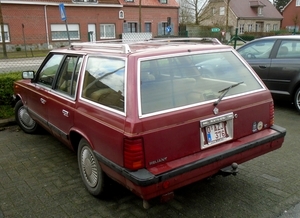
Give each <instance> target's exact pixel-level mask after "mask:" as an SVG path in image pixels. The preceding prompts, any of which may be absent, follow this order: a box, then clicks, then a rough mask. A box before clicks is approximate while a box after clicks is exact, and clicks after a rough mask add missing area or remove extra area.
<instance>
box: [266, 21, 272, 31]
mask: <svg viewBox="0 0 300 218" xmlns="http://www.w3.org/2000/svg"><path fill="white" fill-rule="evenodd" d="M270 30H271V24H269V23H268V24H266V32H270Z"/></svg>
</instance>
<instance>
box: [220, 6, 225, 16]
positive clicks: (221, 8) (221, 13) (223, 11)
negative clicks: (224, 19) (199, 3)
mask: <svg viewBox="0 0 300 218" xmlns="http://www.w3.org/2000/svg"><path fill="white" fill-rule="evenodd" d="M224 14H225V7H220V15H224Z"/></svg>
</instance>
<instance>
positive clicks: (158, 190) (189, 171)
mask: <svg viewBox="0 0 300 218" xmlns="http://www.w3.org/2000/svg"><path fill="white" fill-rule="evenodd" d="M271 129H272V130H273V131H272V133H270V134H268V135H267V136H264V137H262V138H259V139H256V140H252V141H251V140H250V139H248V140H245V141H246V143H244V144H240V145H239V146H236V147H233V148H231V149H227V150H224V151H223V152H219V153H216V154H214V155H211V156H208V157H205V158H202V159H199V160H196V161H193V162H191V163H189V164H185V165H183V166H180V167H178V168H175V169H172V170H169V171H167V172H164V173H161V174H158V175H154V174H152V173H151V172H150V171H148V170H147V169H141V170H138V171H134V172H131V171H128V170H127V169H125V168H122V167H120V166H118V165H115V164H114V163H112V162H111V161H109V160H107V159H106V158H104V157H103V156H102V155H100V154H98V153H95V154H96V156H97V158H98V160H99V161H100V162H101V163H103V164H104V165H103V167H104V168H105V171H108V173H109V174H111V175H113V177H117V178H116V179H117V180H119V181H120V182H121V183H123V182H124V183H125V184H124V185H125V186H127V187H129V188H130V189H132V190H133V191H134V192H136V194H138V195H139V196H142V198H144V199H150V198H152V197H155V196H159V195H161V194H164V193H167V192H169V191H172V190H174V189H177V188H180V187H182V186H185V185H187V184H190V183H192V182H195V181H198V180H201V179H204V178H207V177H209V176H212V175H214V174H216V173H217V172H218V171H219V170H220V169H222V168H223V167H226V166H228V165H231V164H232V163H233V162H236V163H238V164H240V163H243V162H245V161H248V160H251V159H253V158H255V157H258V156H261V155H263V154H265V153H268V152H270V151H273V150H275V149H278V148H280V147H281V145H282V143H283V141H284V136H285V134H286V130H285V129H284V128H282V127H280V126H276V125H274V126H272V127H271ZM241 141H242V140H241ZM167 180H168V182H169V184H170V186H169V187H168V188H165V189H164V188H162V183H163V182H164V181H167ZM122 181H123V182H122Z"/></svg>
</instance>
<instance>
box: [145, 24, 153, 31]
mask: <svg viewBox="0 0 300 218" xmlns="http://www.w3.org/2000/svg"><path fill="white" fill-rule="evenodd" d="M145 32H146V33H151V32H152V29H151V23H145Z"/></svg>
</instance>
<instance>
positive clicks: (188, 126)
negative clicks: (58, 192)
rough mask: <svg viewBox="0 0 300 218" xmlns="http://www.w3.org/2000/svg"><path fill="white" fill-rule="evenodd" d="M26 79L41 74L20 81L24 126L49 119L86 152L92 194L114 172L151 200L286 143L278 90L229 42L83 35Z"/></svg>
mask: <svg viewBox="0 0 300 218" xmlns="http://www.w3.org/2000/svg"><path fill="white" fill-rule="evenodd" d="M199 41H200V42H201V40H199ZM220 60H226V62H227V63H228V64H227V65H226V66H222V65H219V63H222V61H221V62H219V61H220ZM225 67H226V74H224V72H223V70H224V69H225ZM218 74H219V76H218ZM215 76H216V77H215ZM23 77H26V78H31V80H29V79H23V80H20V81H17V82H15V84H14V92H15V94H14V96H15V100H16V102H17V103H16V107H15V113H16V120H17V122H18V124H19V125H20V127H21V128H22V129H23V130H24V131H25V132H28V133H33V132H35V131H36V130H37V129H38V127H39V126H42V127H44V128H45V129H47V130H48V131H49V132H51V133H52V134H53V135H54V136H55V137H57V138H58V139H60V140H61V141H62V142H64V143H65V144H66V145H67V146H68V147H70V148H71V149H73V150H74V151H75V152H77V154H78V165H79V170H80V173H81V176H82V179H83V182H84V184H85V186H86V188H87V190H88V191H89V192H90V193H91V194H93V195H95V196H98V195H101V194H102V193H103V192H104V191H105V188H104V187H105V186H104V183H105V180H106V179H105V178H106V176H108V177H110V178H112V179H113V180H115V181H117V182H119V183H120V184H122V185H124V186H125V187H127V188H128V189H130V190H131V191H132V192H134V193H135V194H136V195H138V196H140V197H141V198H142V199H143V200H144V203H145V204H144V207H147V206H145V205H148V204H147V202H148V200H150V199H152V198H155V197H158V196H161V198H162V199H164V200H166V199H169V198H171V197H172V196H173V191H174V190H175V189H177V188H180V187H182V186H185V185H188V184H190V183H192V182H195V181H198V180H201V179H204V178H207V177H210V176H213V175H216V174H219V173H222V174H226V175H228V174H236V173H237V166H238V164H240V163H243V162H245V161H248V160H251V159H253V158H255V157H257V156H260V155H263V154H265V153H267V152H270V151H273V150H275V149H278V148H280V147H281V146H282V144H283V141H284V136H285V134H286V130H285V129H284V128H282V127H280V126H277V125H275V124H274V106H273V99H272V96H271V94H270V91H269V90H268V89H267V88H266V87H265V85H264V84H263V82H262V81H261V80H260V78H259V77H258V76H257V75H256V74H255V72H254V71H253V69H251V67H250V66H249V65H248V64H247V62H246V61H245V60H244V59H243V58H242V57H241V56H240V55H239V54H238V52H236V51H235V50H234V49H232V47H230V46H226V45H220V44H215V43H213V44H209V45H207V44H203V43H198V42H197V40H196V41H189V40H187V39H185V40H181V39H161V40H153V41H152V40H149V41H145V42H135V43H129V44H127V43H122V42H120V43H117V42H98V43H77V44H76V43H73V44H72V45H71V46H70V48H61V49H57V50H53V51H51V52H50V53H49V55H48V56H47V57H46V59H45V61H44V62H43V63H42V65H41V67H40V68H39V70H38V71H37V73H34V72H23Z"/></svg>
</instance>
